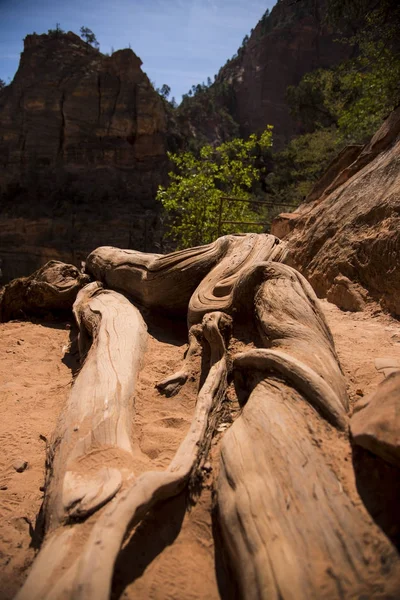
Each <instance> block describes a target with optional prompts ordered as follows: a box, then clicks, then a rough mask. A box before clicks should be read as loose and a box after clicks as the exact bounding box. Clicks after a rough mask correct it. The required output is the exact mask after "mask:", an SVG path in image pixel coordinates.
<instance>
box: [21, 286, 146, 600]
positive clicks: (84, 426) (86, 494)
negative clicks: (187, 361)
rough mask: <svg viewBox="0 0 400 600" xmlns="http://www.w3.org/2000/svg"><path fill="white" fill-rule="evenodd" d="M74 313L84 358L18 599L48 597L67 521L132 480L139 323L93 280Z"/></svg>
mask: <svg viewBox="0 0 400 600" xmlns="http://www.w3.org/2000/svg"><path fill="white" fill-rule="evenodd" d="M74 314H75V317H76V320H77V322H78V325H79V329H80V350H81V353H82V355H83V358H84V357H85V356H86V359H85V362H84V365H83V367H82V369H81V371H80V373H79V375H78V377H77V378H76V380H75V382H74V385H73V387H72V390H71V393H70V396H69V399H68V402H67V405H66V407H65V409H64V411H63V413H62V415H61V417H60V419H59V422H58V425H57V428H56V431H55V434H54V436H53V440H52V443H51V445H50V448H49V456H48V463H49V470H48V473H47V485H46V495H45V505H44V514H45V523H46V531H47V534H46V538H45V542H44V546H43V549H42V550H41V552H40V554H39V558H38V560H37V561H36V562H35V565H34V567H33V569H32V571H31V573H30V575H29V577H28V579H27V581H26V583H25V585H24V587H23V588H22V590H21V592H20V593H19V594H18V598H19V599H24V598H26V599H28V598H29V599H30V600H33V599H34V598H37V599H39V598H46V597H49V598H50V597H52V593H53V592H52V588H53V587H54V584H55V579H56V578H57V577H56V576H57V573H60V572H62V569H63V568H65V564H68V561H70V560H71V557H74V558H75V554H76V552H77V548H78V547H79V542H78V540H79V535H80V533H81V532H80V531H79V524H78V525H75V526H73V527H71V528H70V527H69V525H71V524H73V523H75V522H76V521H77V520H79V521H80V520H82V519H84V518H86V517H87V516H88V515H90V514H91V513H93V512H94V511H96V510H97V509H98V508H100V507H101V506H102V505H104V504H105V503H106V502H108V501H109V500H110V499H111V498H112V497H113V496H115V494H116V493H117V492H118V491H119V489H120V488H121V487H123V486H124V485H126V484H127V482H129V481H130V480H131V479H132V478H133V471H132V431H131V425H132V422H133V411H134V394H135V384H136V378H137V374H138V370H139V367H140V364H141V361H142V358H143V355H144V351H145V348H146V340H147V330H146V325H145V323H144V321H143V319H142V317H141V315H140V313H139V311H138V310H137V309H136V308H135V307H134V306H133V305H132V304H131V303H130V302H129V301H128V300H127V299H126V298H125V297H124V296H122V295H121V294H118V293H116V292H113V291H110V290H104V289H103V287H102V286H101V284H98V283H91V284H88V285H87V286H86V287H84V288H83V289H82V290H81V291H80V292H79V294H78V296H77V299H76V301H75V304H74ZM44 569H45V570H46V573H44V572H43V570H44ZM46 580H47V583H46Z"/></svg>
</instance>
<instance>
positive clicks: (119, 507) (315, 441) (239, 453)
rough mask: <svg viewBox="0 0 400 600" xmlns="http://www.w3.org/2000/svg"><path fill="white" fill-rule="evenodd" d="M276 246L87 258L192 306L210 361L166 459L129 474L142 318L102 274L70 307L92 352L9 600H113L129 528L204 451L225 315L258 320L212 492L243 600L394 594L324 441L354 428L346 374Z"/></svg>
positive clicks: (196, 332)
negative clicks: (37, 539)
mask: <svg viewBox="0 0 400 600" xmlns="http://www.w3.org/2000/svg"><path fill="white" fill-rule="evenodd" d="M285 251H286V249H285V245H284V244H282V243H280V241H279V240H277V238H275V237H274V236H268V235H257V234H248V235H241V236H224V237H223V238H220V239H219V240H217V241H216V242H215V243H213V244H210V245H208V246H205V247H201V248H192V249H189V250H184V251H182V252H176V253H172V254H170V255H167V256H160V255H147V254H143V253H140V252H134V251H126V250H117V249H115V248H108V247H104V248H99V249H97V250H95V251H94V252H93V253H92V254H91V255H90V256H89V257H88V259H87V268H88V270H89V272H90V273H91V275H93V276H94V277H96V278H98V279H101V280H102V281H103V282H104V283H105V284H106V285H108V286H110V287H113V288H115V289H117V290H122V291H124V292H125V293H127V294H129V295H130V296H131V297H132V298H133V299H134V300H135V301H136V302H138V303H140V304H142V305H144V306H145V307H147V308H150V309H152V308H161V309H162V310H164V311H169V312H172V313H178V314H180V315H182V314H186V315H187V320H188V325H189V331H190V334H189V340H190V349H189V352H188V355H189V359H190V355H191V353H192V352H194V351H195V350H196V348H197V347H198V340H199V336H200V335H203V336H204V339H205V340H206V343H207V344H208V345H209V349H210V354H211V359H210V364H209V371H208V375H207V377H206V379H205V382H204V384H203V386H202V388H201V390H200V391H199V394H198V399H197V404H196V408H195V412H194V415H193V421H192V424H191V427H190V429H189V431H188V433H187V435H186V437H185V438H184V440H183V441H182V443H181V445H180V447H179V449H178V451H177V453H176V455H175V458H174V459H173V461H172V463H171V464H170V466H169V468H168V469H167V470H166V471H164V472H159V471H151V472H147V473H143V474H142V475H140V476H139V477H138V478H137V479H135V478H134V475H133V473H132V468H131V432H130V423H131V422H132V411H133V396H134V390H135V379H136V374H137V371H138V368H139V364H140V360H141V356H142V354H143V352H144V345H145V337H146V332H145V325H144V322H143V321H142V318H141V316H140V314H139V312H138V311H137V309H136V308H134V306H133V305H132V304H131V303H130V302H129V301H128V300H127V299H126V298H125V297H124V296H122V295H120V294H118V293H116V292H112V291H107V290H104V289H103V288H102V287H101V285H100V284H97V283H96V284H90V285H88V286H87V287H86V288H84V289H83V290H82V291H81V292H80V293H79V295H78V298H77V300H76V303H75V305H74V306H75V308H74V312H75V316H76V319H77V321H78V324H79V327H80V350H81V353H82V355H85V354H86V353H87V357H86V361H85V363H84V366H83V368H82V370H81V372H80V374H79V376H78V378H77V380H76V382H75V384H74V386H73V389H72V392H71V395H70V398H69V402H68V405H67V408H66V410H65V412H64V413H63V415H62V417H61V419H60V421H59V425H58V428H57V431H56V434H55V437H54V442H53V444H52V447H51V461H50V462H51V469H52V470H51V471H50V472H49V477H48V489H47V492H46V504H45V514H46V523H47V535H46V539H45V543H44V546H43V549H42V550H41V552H40V553H39V556H38V558H37V560H36V561H35V563H34V566H33V569H32V571H31V573H30V575H29V577H28V579H27V581H26V583H25V585H24V587H23V589H22V590H21V592H20V593H19V595H18V597H17V600H39V599H40V600H41V599H46V600H50V599H51V600H58V599H60V598H63V599H69V600H108V598H109V595H110V591H111V581H112V574H113V568H114V564H115V560H116V557H117V555H118V552H119V550H120V547H121V544H122V542H123V538H124V535H125V533H126V531H127V528H128V527H129V525H134V524H136V523H138V522H139V521H140V519H142V518H143V516H144V515H145V514H146V512H147V511H148V510H149V509H150V508H151V507H153V506H154V504H155V503H156V502H158V501H159V500H161V499H165V498H168V497H170V496H172V495H175V494H177V493H179V492H180V491H181V490H182V489H183V488H184V486H185V485H186V484H187V482H188V480H189V478H190V475H191V474H192V473H193V471H194V470H195V469H196V466H197V464H198V462H199V460H200V458H201V457H202V456H203V454H204V452H205V448H207V447H208V443H209V441H210V438H211V436H212V435H213V431H212V426H210V420H209V418H210V415H211V413H212V411H213V410H215V408H216V407H217V406H218V405H219V403H220V401H221V399H222V398H223V395H224V391H225V388H226V380H227V370H228V362H229V361H228V357H227V351H226V345H225V343H226V342H225V338H224V331H225V330H226V329H229V327H230V323H231V320H232V318H233V319H234V320H240V319H243V318H244V320H245V322H246V323H247V325H248V326H249V327H250V326H251V327H253V328H254V327H255V328H256V329H257V330H258V334H257V336H255V338H254V339H256V338H257V340H256V341H257V344H258V347H254V342H253V347H252V349H250V350H249V351H247V352H244V353H241V354H240V355H237V356H236V357H234V360H233V370H234V373H235V379H236V387H237V390H238V396H239V398H240V399H241V402H243V405H244V408H243V412H242V414H241V416H240V417H239V418H238V419H237V421H236V422H235V423H234V425H233V426H232V427H231V429H230V430H229V431H228V432H227V434H226V435H225V436H224V439H223V442H222V449H221V469H220V476H219V481H218V489H217V492H218V508H219V516H220V523H221V529H222V534H223V541H224V543H225V545H226V548H227V550H228V555H229V558H230V562H231V566H232V568H233V571H234V573H235V574H236V577H237V580H238V585H239V588H240V593H241V597H243V598H246V599H248V600H260V599H268V600H270V599H272V598H276V600H306V599H315V600H317V599H325V600H328V599H329V600H331V599H333V600H335V599H337V600H339V599H340V600H342V599H344V598H354V599H355V598H360V597H361V596H369V595H370V591H371V589H372V590H373V593H374V594H376V595H375V596H374V597H382V598H384V597H390V594H389V592H388V590H389V589H390V586H391V585H392V584H393V581H394V577H395V576H394V569H395V565H396V564H398V562H397V558H396V555H395V553H394V552H393V551H392V549H391V546H390V544H388V543H387V541H386V540H385V539H384V538H380V541H379V544H378V545H379V547H377V546H374V544H375V540H374V544H372V543H371V544H370V545H369V544H368V532H369V529H370V527H371V522H370V521H369V520H368V518H367V516H366V515H365V513H363V512H362V511H360V510H359V508H358V507H357V506H354V505H353V503H352V502H351V500H350V499H349V497H348V496H347V494H346V493H345V491H344V490H343V489H342V487H341V485H340V483H339V481H338V479H337V477H336V476H335V474H334V472H333V470H332V469H331V467H330V466H329V457H327V455H326V451H325V449H324V439H328V438H331V437H332V436H342V437H343V438H345V436H347V432H348V424H347V414H346V413H347V408H348V404H347V396H346V389H345V381H344V378H343V375H342V372H341V369H340V365H339V362H338V359H337V356H336V353H335V349H334V345H333V340H332V336H331V334H330V331H329V328H328V326H327V324H326V322H325V319H324V316H323V314H322V311H321V310H320V308H319V304H318V301H317V299H316V297H315V294H314V293H313V291H312V289H311V287H310V286H309V284H308V283H307V282H306V280H305V279H304V278H303V277H302V276H301V275H300V274H299V273H297V272H296V271H295V270H294V269H292V268H290V267H288V266H286V265H283V264H280V261H282V260H283V259H284V256H285ZM221 311H223V312H221ZM229 315H230V316H229ZM187 376H188V364H186V365H185V364H184V365H183V367H182V369H181V370H179V371H178V373H176V374H175V375H173V376H171V377H169V378H167V379H165V380H164V381H162V382H161V383H160V389H162V390H164V391H165V392H167V393H170V394H173V393H175V392H176V391H177V390H178V389H179V387H180V386H181V385H183V384H184V382H185V380H186V378H187ZM111 499H112V502H109V501H110V500H111ZM103 505H105V506H103ZM95 511H96V512H95ZM92 513H95V514H92ZM83 519H85V521H83ZM377 557H379V558H380V559H382V561H383V562H382V564H384V566H385V572H384V573H383V574H382V573H381V564H380V560H378V558H377Z"/></svg>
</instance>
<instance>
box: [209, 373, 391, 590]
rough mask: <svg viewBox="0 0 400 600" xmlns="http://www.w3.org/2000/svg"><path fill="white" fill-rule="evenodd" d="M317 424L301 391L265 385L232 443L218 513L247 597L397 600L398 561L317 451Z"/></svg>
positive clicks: (229, 437) (225, 449) (227, 446)
mask: <svg viewBox="0 0 400 600" xmlns="http://www.w3.org/2000/svg"><path fill="white" fill-rule="evenodd" d="M311 418H312V413H311V414H310V410H309V408H308V407H307V406H306V404H305V403H304V401H303V400H302V398H301V396H299V395H298V394H297V393H296V392H294V391H293V390H291V389H290V388H288V387H287V386H286V385H285V384H283V383H280V382H277V381H271V382H268V381H261V382H260V383H258V384H257V385H256V387H255V388H254V389H253V391H252V393H251V395H250V398H249V400H248V402H247V404H246V405H245V407H244V409H243V413H242V415H241V417H240V418H239V419H237V420H236V421H235V423H234V424H233V426H232V427H231V428H230V429H229V430H228V432H227V433H226V434H225V436H224V438H223V445H222V459H221V472H220V477H219V482H218V506H219V515H220V523H221V527H222V533H223V539H224V542H225V545H226V548H227V550H228V553H229V556H230V560H231V563H232V568H233V569H232V570H233V572H234V573H235V574H236V576H237V580H238V584H239V587H240V597H242V598H245V599H246V600H259V599H268V600H270V599H272V598H273V599H276V600H278V599H280V600H289V599H290V600H339V599H340V600H342V599H343V598H360V597H361V596H363V595H365V597H371V595H374V597H375V593H376V597H382V598H383V597H390V594H385V592H387V591H388V589H389V586H390V585H393V582H394V578H395V573H394V570H395V569H394V567H395V565H396V561H397V556H396V552H395V550H394V549H393V548H392V547H391V546H390V544H388V543H387V542H386V541H383V540H382V541H381V543H380V545H379V549H378V548H376V547H375V543H376V542H374V544H371V545H369V544H368V541H367V540H368V539H369V533H368V532H369V531H370V527H371V522H370V521H369V520H368V519H367V518H366V517H365V516H364V515H363V514H362V513H361V512H360V511H359V509H358V508H357V507H355V506H354V505H353V503H352V502H351V501H350V499H349V498H348V497H347V495H346V493H345V492H344V491H343V489H342V488H341V486H340V484H339V482H338V480H337V478H336V476H335V475H334V473H333V472H332V470H331V468H330V467H329V466H328V464H327V462H326V460H325V459H324V456H323V454H322V452H321V450H320V449H319V448H318V447H317V446H316V445H315V444H314V443H313V440H312V437H311V435H310V429H309V422H310V419H311ZM314 418H315V419H318V417H317V416H316V415H315V417H314ZM321 423H323V422H322V421H321ZM313 426H314V427H316V426H317V427H318V424H317V422H316V421H315V420H314V423H313ZM324 427H325V428H328V427H329V426H328V425H324ZM326 433H327V432H325V434H326ZM378 555H379V556H381V557H382V560H383V561H384V563H385V565H386V568H387V570H386V572H385V574H382V573H381V568H380V560H376V556H378ZM397 584H398V582H397ZM372 590H374V592H373V591H372Z"/></svg>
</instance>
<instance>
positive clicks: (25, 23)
mask: <svg viewBox="0 0 400 600" xmlns="http://www.w3.org/2000/svg"><path fill="white" fill-rule="evenodd" d="M274 4H275V1H272V0H111V1H110V0H107V1H106V0H0V78H1V79H4V81H5V82H6V83H9V78H11V79H12V78H13V77H14V74H15V71H16V70H17V68H18V62H19V56H20V52H21V51H22V48H23V42H22V38H23V37H25V35H26V34H28V33H32V32H33V31H36V33H46V32H47V30H48V29H50V28H54V27H55V25H56V23H60V25H61V28H62V29H64V30H65V31H69V30H70V31H74V32H75V33H79V29H80V27H81V26H82V25H85V26H86V27H89V28H90V29H91V30H92V31H93V32H94V33H95V34H96V36H97V39H98V41H99V43H100V50H101V51H102V52H110V50H111V47H113V48H114V49H115V50H117V49H119V48H126V47H128V45H129V44H131V47H132V50H134V52H136V54H137V55H138V56H140V58H141V59H142V61H143V66H142V69H143V70H144V71H145V72H146V73H147V75H148V76H149V78H150V79H151V80H152V81H153V82H154V83H155V84H156V86H157V87H161V85H162V84H163V83H167V84H168V85H169V86H170V87H171V96H175V97H176V100H177V101H178V102H179V101H180V99H181V95H182V94H183V93H186V92H187V91H188V90H189V88H190V87H191V86H192V85H193V84H197V83H201V82H203V81H204V82H205V81H206V80H207V77H211V79H213V78H214V74H215V73H217V72H218V70H219V68H220V67H221V66H222V65H223V64H224V63H225V62H226V60H227V59H228V58H230V57H231V56H232V55H233V54H234V53H235V52H236V50H237V49H238V47H239V46H240V44H241V42H242V40H243V37H244V36H245V35H246V34H248V33H250V29H251V28H252V27H255V26H256V24H257V22H258V20H259V19H260V17H261V16H262V15H263V13H264V12H265V10H266V9H267V8H269V9H271V8H272V6H273V5H274Z"/></svg>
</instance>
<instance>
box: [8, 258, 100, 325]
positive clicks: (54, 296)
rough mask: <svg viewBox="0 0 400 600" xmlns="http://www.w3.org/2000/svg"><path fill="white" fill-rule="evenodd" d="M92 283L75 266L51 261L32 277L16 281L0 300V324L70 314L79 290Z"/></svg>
mask: <svg viewBox="0 0 400 600" xmlns="http://www.w3.org/2000/svg"><path fill="white" fill-rule="evenodd" d="M88 282H89V277H88V276H87V275H84V274H82V273H81V272H80V271H79V270H78V269H77V268H76V267H74V266H73V265H67V264H65V263H62V262H59V261H57V260H51V261H49V262H48V263H46V264H45V265H44V266H43V267H41V268H40V269H38V270H37V271H35V272H34V273H32V275H30V276H29V277H21V278H19V279H14V280H13V281H11V282H10V283H8V284H7V285H6V286H5V288H4V289H3V290H2V293H1V296H0V321H1V322H5V321H10V320H11V319H21V318H22V319H24V318H26V317H27V316H43V315H44V314H46V313H49V312H56V313H58V312H61V311H64V312H66V311H68V312H69V311H70V310H71V308H72V305H73V303H74V301H75V298H76V295H77V293H78V292H79V290H80V289H81V288H82V287H83V286H84V285H86V284H87V283H88Z"/></svg>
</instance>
